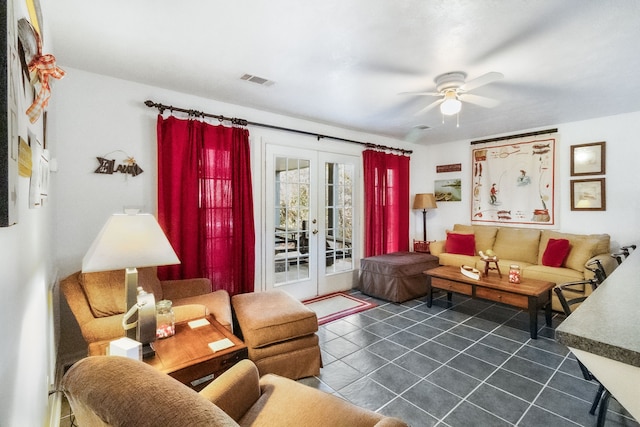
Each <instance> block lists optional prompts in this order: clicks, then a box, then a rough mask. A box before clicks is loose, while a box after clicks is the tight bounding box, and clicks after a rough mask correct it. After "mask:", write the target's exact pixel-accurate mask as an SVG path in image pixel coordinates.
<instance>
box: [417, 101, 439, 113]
mask: <svg viewBox="0 0 640 427" xmlns="http://www.w3.org/2000/svg"><path fill="white" fill-rule="evenodd" d="M442 101H444V98H443V99H437V100H435V101H433V102H432V103H431V104H429V105H427V106H426V107H424V108H423V109H422V110H420V111H418V112H417V113H416V114H415V115H416V116H419V115H420V114H423V113H426V112H427V111H429V110H432V109H433V108H435V107H436V106H438V105H439V104H441V103H442Z"/></svg>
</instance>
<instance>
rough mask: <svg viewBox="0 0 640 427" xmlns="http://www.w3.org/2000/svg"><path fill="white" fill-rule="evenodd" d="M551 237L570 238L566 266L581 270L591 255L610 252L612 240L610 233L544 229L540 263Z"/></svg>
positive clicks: (541, 239)
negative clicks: (583, 232) (562, 231)
mask: <svg viewBox="0 0 640 427" xmlns="http://www.w3.org/2000/svg"><path fill="white" fill-rule="evenodd" d="M549 239H567V240H569V254H568V255H567V258H566V259H565V261H564V266H565V267H568V268H571V269H574V270H576V271H580V272H582V271H584V265H585V264H586V263H587V261H589V259H590V258H591V257H593V256H595V255H598V254H606V253H609V246H610V241H611V238H610V236H609V235H608V234H571V233H560V232H558V231H553V230H544V231H542V235H541V236H540V259H539V260H538V264H542V255H543V253H544V249H543V248H546V246H547V242H548V241H549Z"/></svg>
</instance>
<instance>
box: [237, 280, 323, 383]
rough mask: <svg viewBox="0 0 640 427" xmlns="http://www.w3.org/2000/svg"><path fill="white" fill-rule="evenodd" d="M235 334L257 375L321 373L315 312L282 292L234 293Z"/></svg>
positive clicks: (295, 378) (294, 375)
mask: <svg viewBox="0 0 640 427" xmlns="http://www.w3.org/2000/svg"><path fill="white" fill-rule="evenodd" d="M231 306H232V307H233V312H234V316H235V318H236V320H237V322H238V330H237V333H238V335H240V336H241V337H242V339H243V340H244V342H245V344H246V345H247V348H248V350H249V359H251V360H252V361H253V363H255V364H256V366H257V367H258V371H259V372H260V375H261V376H262V375H264V374H269V373H270V374H277V375H281V376H283V377H287V378H291V379H294V380H297V379H299V378H304V377H310V376H313V375H318V374H320V367H321V366H322V359H321V356H320V345H319V344H318V336H317V335H316V332H317V331H318V318H317V317H316V313H315V312H314V311H312V310H310V309H309V308H307V307H305V306H304V304H302V303H301V302H300V301H298V300H297V299H295V298H293V297H292V296H291V295H289V294H287V293H286V292H283V291H269V292H254V293H249V294H240V295H234V296H233V297H231Z"/></svg>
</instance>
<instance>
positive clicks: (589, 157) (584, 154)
mask: <svg viewBox="0 0 640 427" xmlns="http://www.w3.org/2000/svg"><path fill="white" fill-rule="evenodd" d="M605 154H606V153H605V143H604V142H594V143H591V144H580V145H572V146H571V176H580V175H604V173H605V167H606V161H605Z"/></svg>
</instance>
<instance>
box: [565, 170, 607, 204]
mask: <svg viewBox="0 0 640 427" xmlns="http://www.w3.org/2000/svg"><path fill="white" fill-rule="evenodd" d="M606 208H607V198H606V187H605V178H593V179H574V180H572V181H571V210H572V211H604V210H606Z"/></svg>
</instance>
